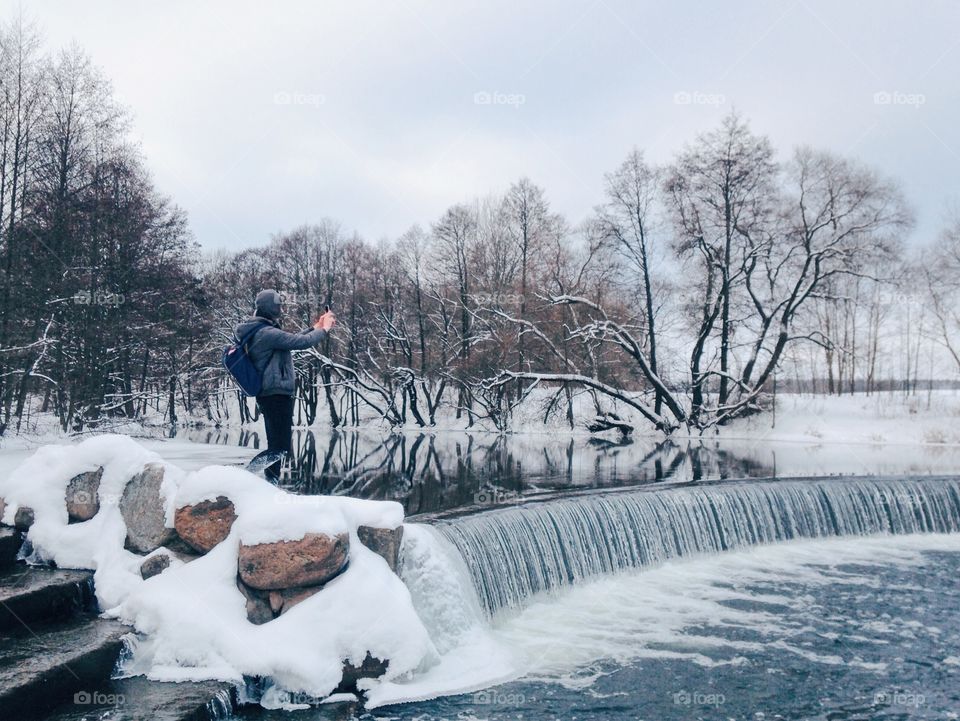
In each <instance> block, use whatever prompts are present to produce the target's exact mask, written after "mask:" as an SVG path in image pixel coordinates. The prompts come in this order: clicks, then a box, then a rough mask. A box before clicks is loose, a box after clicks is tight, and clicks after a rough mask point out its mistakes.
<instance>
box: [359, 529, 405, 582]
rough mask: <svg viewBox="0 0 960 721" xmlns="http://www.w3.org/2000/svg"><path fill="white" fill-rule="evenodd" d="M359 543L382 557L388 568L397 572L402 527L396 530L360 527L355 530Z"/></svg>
mask: <svg viewBox="0 0 960 721" xmlns="http://www.w3.org/2000/svg"><path fill="white" fill-rule="evenodd" d="M357 536H359V537H360V543H362V544H363V545H364V546H366V547H367V548H369V549H370V550H371V551H373V552H374V553H376V554H378V555H380V556H382V557H383V559H384V560H385V561H386V562H387V565H388V566H390V570H392V571H393V572H394V573H396V572H397V563H398V561H399V560H400V544H401V542H402V541H403V526H397V527H396V528H374V527H373V526H360V527H359V528H357Z"/></svg>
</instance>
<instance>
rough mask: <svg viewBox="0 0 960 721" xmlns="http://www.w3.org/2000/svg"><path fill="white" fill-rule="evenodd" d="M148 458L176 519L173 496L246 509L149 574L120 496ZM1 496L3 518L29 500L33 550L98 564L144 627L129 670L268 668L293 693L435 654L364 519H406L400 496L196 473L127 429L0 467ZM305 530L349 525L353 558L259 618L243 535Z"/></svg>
mask: <svg viewBox="0 0 960 721" xmlns="http://www.w3.org/2000/svg"><path fill="white" fill-rule="evenodd" d="M147 463H160V464H161V465H162V466H163V468H164V480H163V484H162V486H161V489H160V494H161V501H162V502H163V504H164V513H165V516H166V525H167V526H169V527H173V520H174V514H175V511H176V509H177V508H181V507H183V506H186V505H192V504H196V503H198V502H200V501H203V500H212V499H215V498H217V497H218V496H226V497H228V498H229V499H230V500H231V501H232V502H233V503H234V507H235V511H236V514H237V519H236V521H235V522H234V523H233V526H232V527H231V529H230V532H229V535H228V536H227V537H226V539H225V540H223V541H222V542H221V543H219V544H218V545H217V546H215V547H214V548H213V549H212V550H211V551H210V552H209V553H207V554H205V555H203V556H200V557H199V558H197V559H195V560H192V561H190V562H189V563H183V562H180V561H178V560H174V561H173V562H172V564H171V566H170V567H169V568H167V569H166V570H164V571H163V572H162V573H160V574H159V575H157V576H154V577H152V578H149V579H147V580H143V579H142V578H141V576H140V565H141V563H142V562H143V560H144V556H142V555H138V554H135V553H132V552H130V551H128V550H126V549H125V548H124V542H125V539H126V533H127V529H126V525H125V523H124V520H123V516H122V515H121V512H120V498H121V497H122V494H123V490H124V487H125V485H126V483H127V482H128V481H129V480H130V479H131V478H132V477H134V476H135V475H136V474H137V473H139V472H140V471H141V470H142V469H143V467H144V465H145V464H147ZM100 466H102V467H103V469H104V470H103V475H102V478H101V481H100V489H99V498H100V510H99V512H98V513H97V514H96V515H95V516H94V517H93V518H92V519H91V520H89V521H85V522H81V523H68V516H67V511H66V507H65V503H64V496H65V492H66V488H67V484H68V482H69V481H70V479H71V478H72V477H74V476H76V475H77V474H80V473H84V472H87V471H95V470H96V469H97V468H98V467H100ZM0 497H2V498H3V500H4V501H5V502H6V507H5V509H4V511H3V516H2V520H3V522H4V523H7V524H12V523H13V520H14V516H15V514H16V511H17V509H18V508H19V507H21V506H28V507H30V508H32V509H33V511H34V514H35V521H34V523H33V525H32V526H31V528H30V530H29V535H28V540H29V542H30V544H31V546H32V549H33V555H32V556H31V560H34V561H41V562H54V563H56V565H57V566H59V567H61V568H87V569H93V570H94V581H95V585H96V592H97V600H98V602H99V604H100V608H101V609H106V611H105V615H107V616H110V617H113V618H117V619H120V620H121V621H123V622H124V623H127V624H129V625H131V626H132V627H133V628H134V629H135V631H136V632H137V635H136V637H135V638H134V639H133V640H132V642H131V645H132V656H131V658H130V659H129V661H128V662H127V663H126V665H125V670H126V672H127V673H130V674H145V675H147V676H148V677H150V678H153V679H156V680H169V681H173V680H200V679H221V680H231V681H238V682H239V681H241V680H242V679H243V677H244V676H247V677H264V678H267V679H269V681H268V682H267V691H268V693H267V695H268V696H270V697H271V698H275V697H282V696H283V695H284V694H283V692H289V693H290V694H300V695H302V694H307V695H309V696H311V697H314V698H316V699H318V700H319V699H321V698H324V697H326V696H328V695H329V694H330V693H331V692H333V691H334V689H336V688H337V686H338V684H339V683H340V681H341V677H342V673H343V664H344V662H349V663H351V664H353V665H355V666H359V665H360V664H361V663H362V662H363V660H364V658H365V657H366V656H367V654H368V653H369V654H371V655H372V656H374V657H376V658H380V659H389V662H390V663H389V667H388V669H387V672H386V674H385V675H384V676H383V677H381V679H379V680H377V681H369V680H368V681H362V682H361V684H366V686H367V687H369V688H370V689H371V690H372V689H373V688H375V687H376V686H377V684H381V683H390V682H393V681H394V680H396V679H398V678H400V677H402V676H404V674H409V673H410V672H412V671H414V670H417V669H422V668H426V667H428V666H430V665H433V664H434V663H435V662H436V659H437V657H438V656H437V652H436V649H435V648H434V646H433V643H432V642H431V640H430V637H429V634H428V632H427V630H426V628H425V627H424V625H423V623H422V622H421V620H420V618H419V617H418V615H417V613H416V611H415V609H414V606H413V602H412V600H411V596H410V592H409V591H408V589H407V587H406V585H404V583H403V581H401V580H400V578H399V577H398V576H397V575H396V574H395V573H394V572H393V571H392V570H391V569H390V567H389V565H388V564H387V562H386V561H385V560H384V559H383V558H382V557H381V556H379V555H378V554H376V553H374V552H373V551H371V550H369V549H368V548H367V547H366V546H364V545H363V544H362V543H361V542H360V540H359V538H358V536H357V528H358V527H359V526H361V525H366V526H374V527H378V528H396V527H397V526H399V525H401V524H402V523H403V508H402V507H401V506H400V505H399V504H397V503H393V502H383V501H365V500H359V499H352V498H340V497H330V496H327V497H316V496H315V497H305V496H296V495H293V494H289V493H287V492H285V491H283V490H281V489H279V488H277V487H275V486H273V485H272V484H270V483H268V482H267V481H265V480H263V479H261V478H259V477H257V476H254V475H252V474H250V473H248V472H246V471H245V470H243V469H241V468H236V467H229V466H207V467H205V468H201V469H199V470H196V471H193V472H189V473H187V472H184V471H183V470H181V469H179V468H177V467H176V466H174V465H171V464H169V463H165V462H164V461H163V460H162V459H160V458H159V457H158V456H157V454H155V453H153V452H151V451H148V450H146V449H144V448H143V447H142V446H140V445H139V444H138V443H136V442H135V441H133V440H132V439H131V438H129V437H127V436H121V435H110V436H99V437H94V438H90V439H89V440H85V441H83V442H82V443H79V444H76V445H54V446H44V447H42V448H40V449H38V450H37V451H36V452H35V453H34V454H33V455H32V456H30V457H29V458H27V459H26V460H25V461H24V462H23V463H21V464H20V465H19V466H18V467H17V468H16V469H14V470H13V471H12V472H11V473H10V474H9V475H8V476H7V477H6V478H2V479H0ZM307 533H325V534H341V533H346V534H349V537H350V550H349V564H348V566H347V568H346V570H344V571H343V572H342V573H340V574H339V575H338V576H336V577H335V578H334V579H333V580H331V581H329V582H328V583H327V584H326V585H325V586H324V587H323V588H322V590H320V591H319V592H317V593H314V594H313V595H312V596H310V597H309V598H307V599H306V600H304V601H302V602H300V603H298V604H297V605H296V606H294V607H292V608H290V609H289V611H286V612H284V613H283V614H282V615H280V616H278V617H277V618H275V619H273V620H272V621H269V622H268V623H265V624H262V625H254V624H253V623H251V622H250V621H249V620H248V619H247V614H246V606H245V603H246V602H245V598H244V596H243V595H242V593H241V591H240V590H239V589H238V586H237V569H238V555H239V548H240V543H241V542H243V543H244V544H257V543H268V542H274V541H293V540H298V539H301V538H303V537H304V535H305V534H307Z"/></svg>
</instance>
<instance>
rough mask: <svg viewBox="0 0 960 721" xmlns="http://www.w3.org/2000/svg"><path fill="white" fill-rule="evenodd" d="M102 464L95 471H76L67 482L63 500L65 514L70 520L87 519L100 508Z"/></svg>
mask: <svg viewBox="0 0 960 721" xmlns="http://www.w3.org/2000/svg"><path fill="white" fill-rule="evenodd" d="M102 477H103V466H100V467H99V468H97V470H95V471H86V472H85V473H78V474H77V475H75V476H74V477H73V478H71V479H70V482H69V483H68V484H67V491H66V494H65V496H66V497H65V499H64V500H65V502H66V504H67V516H68V517H69V518H70V520H71V521H72V522H82V521H89V520H90V519H91V518H93V517H94V516H95V515H97V511H99V510H100V494H99V493H98V491H99V490H100V479H101V478H102Z"/></svg>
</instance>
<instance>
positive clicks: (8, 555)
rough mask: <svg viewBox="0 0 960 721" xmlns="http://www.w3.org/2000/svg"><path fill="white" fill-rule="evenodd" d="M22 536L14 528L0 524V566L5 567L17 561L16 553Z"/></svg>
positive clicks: (21, 541)
mask: <svg viewBox="0 0 960 721" xmlns="http://www.w3.org/2000/svg"><path fill="white" fill-rule="evenodd" d="M21 543H23V536H22V535H21V533H20V531H18V530H16V529H15V528H7V527H6V526H0V568H7V567H8V566H12V565H13V564H14V563H16V562H17V553H18V552H19V551H20V544H21Z"/></svg>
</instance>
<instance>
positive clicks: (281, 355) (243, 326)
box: [236, 316, 327, 396]
mask: <svg viewBox="0 0 960 721" xmlns="http://www.w3.org/2000/svg"><path fill="white" fill-rule="evenodd" d="M257 325H262V326H263V328H261V329H260V330H258V331H257V334H256V335H255V336H253V339H252V340H251V341H250V342H249V343H248V344H247V353H248V354H249V355H250V360H252V361H253V365H254V366H256V368H257V370H258V371H260V376H261V378H263V387H262V388H261V390H260V395H262V396H272V395H281V396H292V395H293V394H294V391H295V390H296V376H295V375H294V373H293V356H292V355H291V354H290V351H292V350H303V349H305V348H313V347H314V346H316V345H319V344H320V343H322V342H323V340H324V338H326V337H327V333H326V331H322V330H314V329H313V328H307V329H305V330H303V331H301V332H300V333H288V332H287V331H285V330H282V329H281V328H280V327H279V324H277V323H275V322H274V321H271V320H269V319H267V318H263V317H261V316H253V317H252V318H247V319H246V320H245V321H243V322H242V323H240V324H239V325H238V326H237V328H236V335H237V338H238V339H239V338H243V336H244V335H245V334H246V333H248V332H249V331H250V330H252V329H253V328H254V327H255V326H257Z"/></svg>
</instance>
